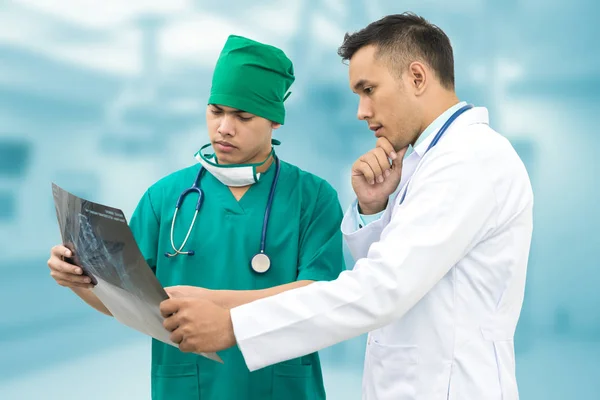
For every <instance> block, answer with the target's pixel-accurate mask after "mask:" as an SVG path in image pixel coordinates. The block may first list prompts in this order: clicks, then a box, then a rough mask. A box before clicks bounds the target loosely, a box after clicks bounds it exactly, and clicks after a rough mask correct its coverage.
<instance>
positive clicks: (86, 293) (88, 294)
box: [71, 288, 112, 317]
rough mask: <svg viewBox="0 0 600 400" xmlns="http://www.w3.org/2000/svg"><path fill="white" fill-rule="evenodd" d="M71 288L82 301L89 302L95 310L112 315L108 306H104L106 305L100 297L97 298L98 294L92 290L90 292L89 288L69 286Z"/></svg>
mask: <svg viewBox="0 0 600 400" xmlns="http://www.w3.org/2000/svg"><path fill="white" fill-rule="evenodd" d="M71 290H73V292H75V294H76V295H77V296H79V297H81V299H82V300H83V301H85V302H86V303H87V304H89V305H90V306H92V307H93V308H95V309H96V310H98V311H100V312H101V313H103V314H106V315H108V316H111V317H112V314H111V312H110V311H109V310H108V308H106V306H105V305H104V304H103V303H102V302H101V301H100V299H99V298H98V296H96V295H95V294H94V292H92V291H91V290H90V289H84V288H71Z"/></svg>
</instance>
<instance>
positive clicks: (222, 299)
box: [165, 280, 314, 309]
mask: <svg viewBox="0 0 600 400" xmlns="http://www.w3.org/2000/svg"><path fill="white" fill-rule="evenodd" d="M313 282H314V281H309V280H304V281H296V282H292V283H286V284H284V285H279V286H274V287H271V288H268V289H260V290H210V289H204V288H200V287H195V286H172V287H168V288H166V289H165V290H166V291H167V293H168V294H169V296H170V297H196V298H203V299H207V300H210V301H212V302H214V303H216V304H218V305H220V306H221V307H224V308H227V309H231V308H234V307H237V306H241V305H242V304H246V303H251V302H253V301H255V300H259V299H262V298H265V297H270V296H274V295H276V294H279V293H283V292H286V291H288V290H292V289H297V288H300V287H303V286H307V285H310V284H311V283H313Z"/></svg>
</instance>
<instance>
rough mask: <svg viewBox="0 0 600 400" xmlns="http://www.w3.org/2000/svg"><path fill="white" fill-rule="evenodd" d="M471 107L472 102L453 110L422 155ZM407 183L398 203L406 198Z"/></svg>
mask: <svg viewBox="0 0 600 400" xmlns="http://www.w3.org/2000/svg"><path fill="white" fill-rule="evenodd" d="M472 108H473V105H472V104H467V105H466V106H463V107H461V108H460V109H458V110H456V111H455V112H454V114H452V115H451V116H450V118H448V120H447V121H446V123H445V124H444V125H442V127H441V128H440V130H439V131H438V133H437V134H436V135H435V136H434V137H433V140H432V141H431V143H430V144H429V146H428V147H427V150H425V153H423V157H425V154H427V152H428V151H429V150H431V148H432V147H433V146H435V145H436V144H437V142H438V141H439V140H440V138H441V137H442V135H443V134H444V133H446V131H447V130H448V128H449V127H450V125H452V123H453V122H454V121H455V120H456V118H458V117H459V116H460V115H461V114H462V113H464V112H465V111H468V110H470V109H472ZM409 183H410V180H409V181H408V182H406V188H405V189H404V193H403V194H402V198H401V199H400V204H402V203H403V202H404V199H405V198H406V192H408V184H409Z"/></svg>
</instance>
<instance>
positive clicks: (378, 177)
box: [361, 150, 383, 183]
mask: <svg viewBox="0 0 600 400" xmlns="http://www.w3.org/2000/svg"><path fill="white" fill-rule="evenodd" d="M361 159H362V160H363V161H364V162H366V163H367V164H369V167H371V170H372V171H373V174H374V180H375V181H377V182H379V183H381V182H383V170H382V169H381V165H379V160H378V159H377V156H376V155H375V151H374V150H371V151H369V152H368V153H367V154H365V155H364V156H362V157H361Z"/></svg>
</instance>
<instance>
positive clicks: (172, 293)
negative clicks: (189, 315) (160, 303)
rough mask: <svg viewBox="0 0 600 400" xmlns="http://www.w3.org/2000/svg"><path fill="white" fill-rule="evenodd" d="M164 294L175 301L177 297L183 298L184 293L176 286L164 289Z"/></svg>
mask: <svg viewBox="0 0 600 400" xmlns="http://www.w3.org/2000/svg"><path fill="white" fill-rule="evenodd" d="M165 292H167V294H168V295H169V297H170V298H172V299H176V298H178V297H184V293H183V292H182V291H181V289H180V288H179V287H178V286H171V287H166V288H165Z"/></svg>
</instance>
